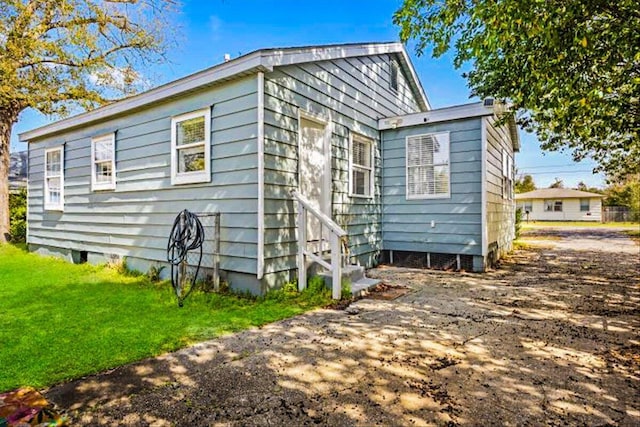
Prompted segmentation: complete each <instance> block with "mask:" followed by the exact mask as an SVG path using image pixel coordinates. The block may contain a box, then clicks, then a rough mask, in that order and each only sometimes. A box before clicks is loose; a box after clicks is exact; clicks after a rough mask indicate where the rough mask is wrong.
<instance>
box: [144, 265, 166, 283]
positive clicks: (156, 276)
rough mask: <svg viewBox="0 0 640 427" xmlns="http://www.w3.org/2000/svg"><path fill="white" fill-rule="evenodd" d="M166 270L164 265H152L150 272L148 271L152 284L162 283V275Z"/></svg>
mask: <svg viewBox="0 0 640 427" xmlns="http://www.w3.org/2000/svg"><path fill="white" fill-rule="evenodd" d="M164 269H165V266H164V265H156V264H154V265H152V266H151V267H149V271H147V277H148V278H149V281H150V282H151V283H157V282H159V281H160V276H161V275H162V270H164Z"/></svg>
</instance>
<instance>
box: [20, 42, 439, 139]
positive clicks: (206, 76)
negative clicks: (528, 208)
mask: <svg viewBox="0 0 640 427" xmlns="http://www.w3.org/2000/svg"><path fill="white" fill-rule="evenodd" d="M392 53H397V54H399V58H400V61H401V64H400V65H402V66H403V67H404V68H406V69H405V71H408V72H409V75H410V76H411V79H410V81H409V84H410V85H411V87H412V89H413V90H414V91H416V92H417V94H418V95H419V97H418V102H419V103H420V104H422V105H423V108H424V109H429V108H430V106H429V101H428V100H427V97H426V95H425V93H424V90H423V88H422V86H421V84H420V80H419V79H418V76H417V74H416V72H415V69H414V68H413V64H412V63H411V61H410V59H409V56H408V55H407V52H406V50H405V48H404V46H403V45H402V43H398V42H393V43H365V44H341V45H324V46H312V47H298V48H285V49H264V50H257V51H255V52H252V53H249V54H247V55H244V56H241V57H239V58H236V59H233V60H231V61H227V62H223V63H221V64H218V65H216V66H214V67H211V68H208V69H206V70H203V71H199V72H197V73H194V74H191V75H189V76H186V77H184V78H181V79H178V80H175V81H173V82H170V83H167V84H165V85H162V86H159V87H157V88H154V89H151V90H149V91H147V92H143V93H141V94H139V95H135V96H131V97H129V98H125V99H123V100H121V101H117V102H114V103H112V104H109V105H106V106H104V107H101V108H97V109H95V110H92V111H89V112H86V113H82V114H79V115H77V116H73V117H69V118H67V119H64V120H60V121H57V122H55V123H52V124H49V125H46V126H42V127H39V128H36V129H33V130H30V131H27V132H24V133H21V134H20V135H19V138H20V141H22V142H27V141H32V140H34V139H37V138H42V137H44V136H47V135H50V134H53V133H59V132H62V131H65V130H68V129H71V128H75V127H81V126H86V125H88V124H90V123H93V122H96V121H100V120H105V119H107V118H111V117H113V116H116V115H121V114H123V113H125V112H129V111H132V110H137V109H141V108H143V107H145V106H147V105H149V104H153V103H156V102H159V101H162V100H166V99H169V98H173V97H176V96H179V95H183V94H186V93H188V92H190V91H193V90H196V89H198V88H202V87H206V86H211V85H213V84H215V83H217V82H220V81H227V80H232V79H235V78H237V77H239V76H243V75H248V74H253V73H256V72H258V71H272V70H273V67H277V66H285V65H294V64H299V63H304V62H314V61H323V60H334V59H341V58H350V57H359V56H369V55H383V54H392Z"/></svg>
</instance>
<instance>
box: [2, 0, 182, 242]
mask: <svg viewBox="0 0 640 427" xmlns="http://www.w3.org/2000/svg"><path fill="white" fill-rule="evenodd" d="M172 10H173V1H172V0H46V1H45V0H0V242H3V241H6V240H7V237H8V233H9V184H8V174H9V144H10V138H11V129H12V127H13V125H14V123H15V122H16V121H17V120H18V116H19V115H20V113H21V112H22V111H23V110H25V109H26V108H34V109H36V110H39V111H40V112H42V113H44V114H47V115H54V114H55V115H61V116H64V115H66V114H68V113H69V112H70V111H72V109H73V108H78V107H80V108H84V109H91V108H95V107H96V106H100V105H104V104H105V103H108V102H110V101H112V100H113V99H111V97H113V98H116V97H119V96H124V95H129V94H131V93H133V92H135V91H136V90H137V89H138V87H139V82H140V80H141V79H140V74H139V73H140V70H142V69H144V68H145V67H146V66H148V65H150V64H152V63H155V62H158V61H160V60H162V59H163V54H164V52H165V49H166V47H167V40H169V38H168V37H167V36H166V35H167V34H171V32H170V26H169V25H168V23H169V21H168V18H169V16H171V13H170V12H171V11H172Z"/></svg>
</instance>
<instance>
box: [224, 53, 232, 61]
mask: <svg viewBox="0 0 640 427" xmlns="http://www.w3.org/2000/svg"><path fill="white" fill-rule="evenodd" d="M229 61H231V55H229V54H228V53H225V54H224V62H229Z"/></svg>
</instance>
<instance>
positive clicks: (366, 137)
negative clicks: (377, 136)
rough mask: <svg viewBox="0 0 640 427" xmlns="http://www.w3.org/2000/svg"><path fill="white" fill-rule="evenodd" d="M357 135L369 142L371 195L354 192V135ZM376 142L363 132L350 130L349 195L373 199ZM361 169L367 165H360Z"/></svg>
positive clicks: (348, 154)
mask: <svg viewBox="0 0 640 427" xmlns="http://www.w3.org/2000/svg"><path fill="white" fill-rule="evenodd" d="M354 136H356V137H357V138H359V139H362V140H364V141H363V142H366V143H367V144H369V165H370V166H369V195H366V194H356V193H354V192H353V185H354V182H353V137H354ZM374 143H375V140H374V139H373V138H369V137H368V136H366V135H363V134H361V133H358V132H353V131H351V130H349V151H348V153H347V156H348V157H349V179H348V181H349V183H348V185H349V197H354V198H359V199H373V191H374V186H373V174H374V169H375V165H374V160H375V156H374V155H373V144H374ZM359 168H360V169H367V168H365V167H362V166H359Z"/></svg>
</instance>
